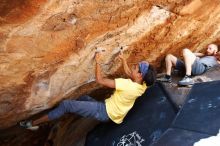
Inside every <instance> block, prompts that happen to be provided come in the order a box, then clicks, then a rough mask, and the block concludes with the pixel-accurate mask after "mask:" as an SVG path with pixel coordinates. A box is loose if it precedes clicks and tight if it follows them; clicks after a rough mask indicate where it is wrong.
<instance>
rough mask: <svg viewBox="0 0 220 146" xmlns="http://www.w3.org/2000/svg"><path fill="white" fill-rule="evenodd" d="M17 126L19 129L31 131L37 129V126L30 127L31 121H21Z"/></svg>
mask: <svg viewBox="0 0 220 146" xmlns="http://www.w3.org/2000/svg"><path fill="white" fill-rule="evenodd" d="M19 124H20V126H21V127H23V128H25V129H29V130H32V131H35V130H38V129H39V126H32V121H21V122H20V123H19Z"/></svg>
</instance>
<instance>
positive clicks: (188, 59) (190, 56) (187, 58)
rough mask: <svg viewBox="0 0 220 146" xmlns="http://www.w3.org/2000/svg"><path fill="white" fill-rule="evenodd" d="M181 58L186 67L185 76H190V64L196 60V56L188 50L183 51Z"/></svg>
mask: <svg viewBox="0 0 220 146" xmlns="http://www.w3.org/2000/svg"><path fill="white" fill-rule="evenodd" d="M183 58H184V62H185V67H186V75H188V76H191V72H192V64H193V63H194V61H195V60H196V56H195V54H193V53H192V52H191V51H190V50H189V49H183Z"/></svg>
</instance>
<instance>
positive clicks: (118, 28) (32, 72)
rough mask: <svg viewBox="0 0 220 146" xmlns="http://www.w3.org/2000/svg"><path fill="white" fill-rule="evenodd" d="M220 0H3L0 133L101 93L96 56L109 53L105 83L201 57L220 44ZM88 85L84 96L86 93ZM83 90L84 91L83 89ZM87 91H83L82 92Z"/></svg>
mask: <svg viewBox="0 0 220 146" xmlns="http://www.w3.org/2000/svg"><path fill="white" fill-rule="evenodd" d="M219 4H220V1H219V0H212V1H210V0H148V1H146V0H115V1H112V0H83V1H82V0H50V1H46V0H2V1H1V2H0V129H5V128H8V127H10V126H13V125H15V124H16V123H17V122H18V121H20V120H22V119H26V118H28V117H30V116H32V115H34V114H36V113H39V112H41V111H43V110H46V109H48V108H51V107H53V106H54V105H55V104H56V103H58V102H59V101H60V100H62V99H64V98H68V97H72V98H77V96H78V95H80V94H83V93H85V92H88V91H92V90H94V89H95V88H98V87H99V86H97V87H96V85H94V81H95V75H94V67H95V64H94V53H95V50H96V47H101V48H104V49H105V50H106V51H105V52H104V53H103V59H102V61H103V64H102V68H103V71H104V73H105V74H106V75H107V76H110V75H123V72H122V71H121V69H120V66H121V63H120V62H119V60H118V58H117V54H118V53H119V51H120V47H123V49H124V52H125V54H126V57H127V59H128V62H129V64H131V63H133V62H136V61H140V60H147V61H149V62H150V63H152V64H153V65H155V66H156V67H157V68H160V67H161V63H162V61H163V59H164V57H165V55H166V54H167V53H173V54H175V55H180V53H181V50H182V49H183V48H185V47H188V48H190V49H191V50H193V51H203V50H204V49H203V48H205V47H206V46H207V44H209V43H213V42H216V43H219V40H220V39H219V37H220V5H219ZM84 86H86V88H85V89H83V87H84ZM79 88H80V90H79ZM82 89H83V90H82Z"/></svg>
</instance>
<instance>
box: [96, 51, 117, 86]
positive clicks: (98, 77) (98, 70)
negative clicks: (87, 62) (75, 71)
mask: <svg viewBox="0 0 220 146" xmlns="http://www.w3.org/2000/svg"><path fill="white" fill-rule="evenodd" d="M100 55H101V54H100V53H96V55H95V61H96V72H95V75H96V82H97V83H99V84H101V85H103V86H106V87H109V88H115V80H112V79H108V78H104V77H102V73H101V67H100V57H101V56H100Z"/></svg>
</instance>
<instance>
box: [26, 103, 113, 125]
mask: <svg viewBox="0 0 220 146" xmlns="http://www.w3.org/2000/svg"><path fill="white" fill-rule="evenodd" d="M65 113H75V114H78V115H81V116H83V117H89V118H94V119H97V120H99V121H107V120H108V119H109V118H108V115H107V112H106V109H105V104H104V103H102V102H94V101H77V100H64V101H62V102H61V103H60V104H59V106H58V107H56V108H55V109H53V110H52V111H50V112H49V113H48V115H45V116H43V117H41V118H39V119H37V120H34V121H33V122H32V123H30V126H29V125H28V126H27V128H29V127H32V126H36V125H38V124H41V123H43V122H47V121H51V120H54V119H58V118H59V117H61V116H63V115H64V114H65ZM28 122H29V121H28ZM25 126H26V125H24V126H23V127H25ZM25 128H26V127H25Z"/></svg>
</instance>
